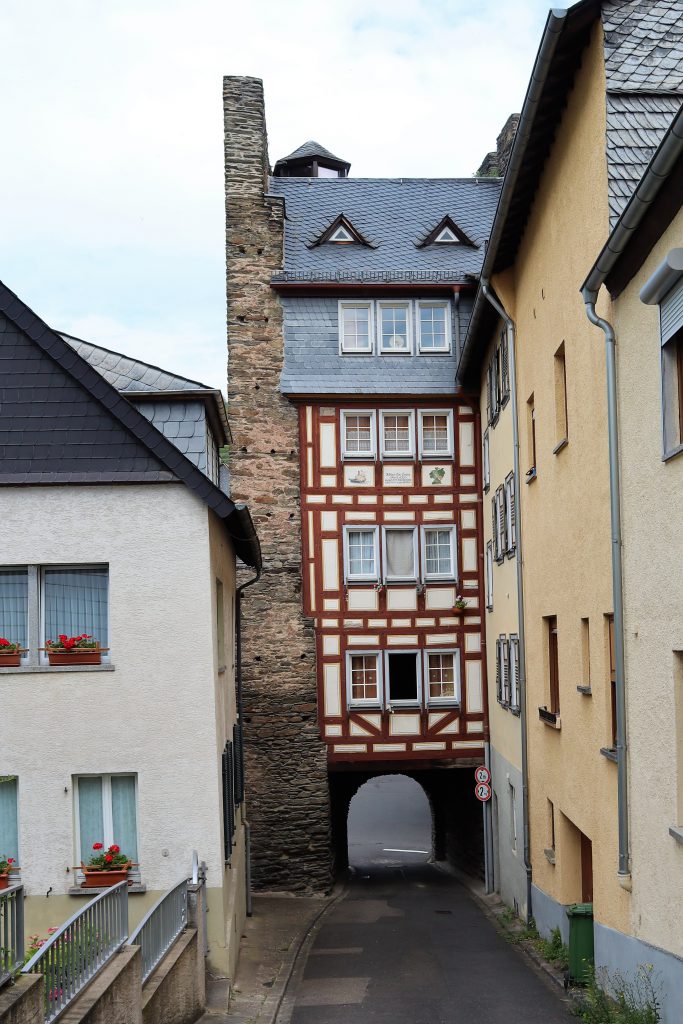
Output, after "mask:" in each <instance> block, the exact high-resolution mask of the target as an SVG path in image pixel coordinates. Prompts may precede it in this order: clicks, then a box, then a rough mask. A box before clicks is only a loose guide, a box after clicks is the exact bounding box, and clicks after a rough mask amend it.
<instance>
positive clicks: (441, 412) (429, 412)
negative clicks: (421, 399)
mask: <svg viewBox="0 0 683 1024" xmlns="http://www.w3.org/2000/svg"><path fill="white" fill-rule="evenodd" d="M425 416H446V417H447V422H448V451H446V452H425V450H424V431H423V426H422V425H423V421H424V417H425ZM418 440H419V449H420V459H421V460H422V461H423V462H424V461H426V460H429V461H430V462H432V461H436V462H446V461H451V460H452V459H453V457H454V451H455V449H454V444H453V410H452V409H420V410H419V411H418Z"/></svg>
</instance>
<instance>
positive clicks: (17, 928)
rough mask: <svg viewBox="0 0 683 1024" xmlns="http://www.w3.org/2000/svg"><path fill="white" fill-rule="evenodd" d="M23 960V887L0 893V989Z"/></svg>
mask: <svg viewBox="0 0 683 1024" xmlns="http://www.w3.org/2000/svg"><path fill="white" fill-rule="evenodd" d="M23 959H24V887H23V885H9V886H8V887H7V888H6V889H2V890H1V891H0V988H2V986H3V985H5V984H6V983H7V982H8V981H10V980H11V979H12V978H13V977H14V975H15V974H16V972H17V970H18V969H19V968H20V967H21V964H22V961H23Z"/></svg>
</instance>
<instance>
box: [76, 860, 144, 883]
mask: <svg viewBox="0 0 683 1024" xmlns="http://www.w3.org/2000/svg"><path fill="white" fill-rule="evenodd" d="M130 867H132V862H131V861H128V863H127V864H122V865H121V867H118V868H115V869H114V870H112V871H103V870H101V869H98V868H89V867H86V865H85V864H81V871H82V872H83V874H84V875H85V881H84V882H81V888H82V889H108V888H109V887H110V886H112V885H118V884H119V882H125V881H126V879H127V878H128V869H129V868H130Z"/></svg>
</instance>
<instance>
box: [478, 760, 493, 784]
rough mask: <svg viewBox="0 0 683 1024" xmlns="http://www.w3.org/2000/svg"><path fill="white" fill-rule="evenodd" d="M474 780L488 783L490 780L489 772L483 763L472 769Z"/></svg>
mask: <svg viewBox="0 0 683 1024" xmlns="http://www.w3.org/2000/svg"><path fill="white" fill-rule="evenodd" d="M474 781H475V782H477V783H479V782H486V783H489V782H490V781H491V772H490V771H489V770H488V768H487V767H486V765H485V764H480V765H479V767H478V768H475V769H474Z"/></svg>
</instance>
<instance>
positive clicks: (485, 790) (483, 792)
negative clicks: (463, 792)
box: [474, 782, 491, 804]
mask: <svg viewBox="0 0 683 1024" xmlns="http://www.w3.org/2000/svg"><path fill="white" fill-rule="evenodd" d="M474 795H475V796H476V798H477V800H481V802H482V803H483V804H485V803H486V801H487V800H490V799H491V787H490V786H489V784H488V782H478V783H477V784H476V786H475V787H474Z"/></svg>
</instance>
